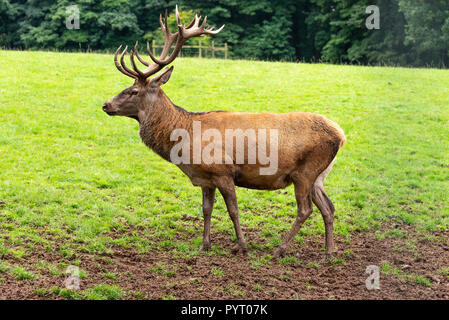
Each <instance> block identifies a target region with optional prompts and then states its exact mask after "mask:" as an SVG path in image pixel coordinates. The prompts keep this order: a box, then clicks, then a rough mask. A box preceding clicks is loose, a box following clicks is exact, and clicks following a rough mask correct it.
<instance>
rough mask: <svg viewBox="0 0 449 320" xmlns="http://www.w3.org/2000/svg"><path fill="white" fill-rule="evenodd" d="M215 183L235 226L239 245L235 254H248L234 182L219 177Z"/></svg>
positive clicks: (227, 178) (228, 178)
mask: <svg viewBox="0 0 449 320" xmlns="http://www.w3.org/2000/svg"><path fill="white" fill-rule="evenodd" d="M214 182H215V184H216V186H217V187H218V190H220V193H221V194H222V196H223V199H224V201H225V203H226V208H227V209H228V213H229V216H230V217H231V220H232V223H233V224H234V229H235V234H236V236H237V240H238V243H239V244H238V247H237V248H236V249H234V250H233V252H234V253H238V252H240V253H242V254H247V253H248V246H247V245H246V242H245V238H244V236H243V232H242V229H241V227H240V222H239V209H238V205H237V197H236V195H235V185H234V181H233V180H232V179H231V178H230V177H219V178H217V179H214Z"/></svg>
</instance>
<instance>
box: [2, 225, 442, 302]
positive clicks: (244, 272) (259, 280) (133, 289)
mask: <svg viewBox="0 0 449 320" xmlns="http://www.w3.org/2000/svg"><path fill="white" fill-rule="evenodd" d="M391 228H393V229H391ZM391 230H394V226H393V227H392V226H389V228H382V229H381V230H379V231H378V232H377V233H374V232H363V233H353V234H352V235H351V237H350V239H347V238H340V239H337V247H338V253H337V255H336V258H335V259H334V260H333V261H332V262H331V263H330V262H326V261H324V253H323V251H322V248H323V236H322V235H320V236H316V237H309V238H307V240H306V241H305V242H304V243H303V244H302V245H300V244H299V243H295V244H294V245H292V247H291V248H290V249H289V250H288V252H287V258H285V259H283V260H274V259H271V258H270V256H269V252H267V251H264V250H256V249H252V250H251V252H250V255H249V256H248V257H243V256H235V255H232V254H225V255H216V254H203V253H199V254H194V255H190V256H185V255H184V256H182V255H179V254H177V255H174V254H173V253H171V252H169V251H168V250H163V249H161V250H152V251H150V252H148V253H145V254H142V253H136V252H135V251H133V250H132V249H126V248H122V247H116V248H115V249H113V253H112V254H101V255H93V254H87V253H82V252H80V253H77V260H79V261H80V265H79V266H80V268H81V269H82V270H84V271H86V273H87V276H86V277H85V278H84V279H81V290H85V289H88V288H91V287H93V286H95V285H98V284H101V283H108V284H111V285H116V286H119V287H120V288H121V289H122V290H123V292H125V296H124V299H136V298H145V299H449V276H448V274H447V271H449V270H448V268H449V236H448V234H447V232H437V233H433V234H432V235H431V236H429V234H421V233H419V232H417V231H416V230H415V229H414V228H412V227H409V226H401V230H402V231H403V232H404V233H405V236H404V237H391V236H389V235H390V234H391V232H390V231H391ZM246 231H247V235H248V238H249V241H250V242H253V243H258V242H259V240H258V239H257V238H255V236H254V234H253V233H251V232H250V230H246ZM385 235H386V236H385ZM212 236H213V240H212V241H213V243H215V244H217V243H219V244H220V245H221V246H222V247H224V248H229V249H230V248H232V247H233V246H234V245H235V244H234V243H233V242H232V241H231V238H230V236H229V235H227V234H220V233H213V235H212ZM260 244H262V242H261V243H260ZM3 260H4V261H7V262H8V263H10V264H13V265H20V266H22V267H24V268H26V269H30V270H32V269H33V268H34V266H35V265H36V264H37V263H38V261H41V260H45V261H48V262H50V263H53V264H57V263H59V262H61V261H63V259H62V258H61V256H60V254H58V253H57V251H56V250H55V251H54V252H49V251H46V250H44V249H43V248H40V247H37V246H36V247H35V249H34V253H33V255H31V256H27V257H26V258H23V259H17V258H14V257H12V256H4V257H3ZM66 262H67V261H66ZM69 263H70V262H68V264H69ZM368 265H375V266H378V267H379V268H380V269H381V270H382V272H381V276H380V289H379V290H371V291H370V290H367V289H366V285H365V280H366V278H367V277H368V274H366V273H365V269H366V267H367V266H368ZM445 270H446V271H445ZM105 273H108V274H113V275H114V276H113V277H112V278H113V279H112V278H111V277H109V278H108V277H106V276H105ZM65 278H66V275H65V274H64V273H61V274H58V275H54V274H51V273H50V272H46V271H39V273H38V274H37V276H36V278H35V279H33V280H19V279H16V278H15V277H14V276H13V275H12V274H11V273H8V272H3V273H0V279H1V281H0V299H55V298H61V297H59V296H57V295H55V294H53V293H51V288H52V287H55V286H56V287H60V288H63V287H64V280H65ZM39 289H46V291H45V293H42V292H41V294H40V295H38V293H37V290H39Z"/></svg>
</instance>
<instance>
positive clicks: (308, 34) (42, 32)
mask: <svg viewBox="0 0 449 320" xmlns="http://www.w3.org/2000/svg"><path fill="white" fill-rule="evenodd" d="M176 4H178V5H179V7H180V9H181V13H182V17H183V19H184V23H188V22H189V21H187V20H188V19H189V18H191V17H192V16H193V15H194V13H195V12H199V14H200V15H207V16H208V21H211V23H212V24H213V25H214V26H217V27H219V26H221V25H222V24H225V25H226V27H225V29H224V30H223V31H222V32H221V33H220V34H218V35H216V36H214V41H215V43H216V45H220V44H223V43H225V42H226V43H227V44H228V45H229V47H230V50H231V52H230V54H231V56H232V57H235V58H246V59H263V60H286V61H312V62H313V61H325V62H331V63H356V64H386V65H403V66H428V65H430V66H437V67H445V66H447V65H448V64H449V1H448V0H425V1H423V0H374V1H373V0H214V1H211V0H196V1H187V0H165V1H164V0H100V1H94V0H76V1H75V0H73V1H72V0H56V1H49V0H0V47H3V48H11V49H31V50H34V49H55V50H80V49H81V50H99V51H104V50H109V51H111V50H115V49H116V48H117V47H118V46H119V45H120V44H132V43H134V41H136V40H140V41H141V42H145V40H153V39H160V37H161V35H160V33H159V32H157V29H158V28H159V22H158V19H159V14H160V13H163V12H164V11H165V9H168V10H169V14H170V21H171V25H172V28H173V30H176V29H175V28H176V23H175V20H174V17H173V11H174V8H175V5H176ZM73 5H77V7H78V8H79V26H80V28H79V29H76V28H72V29H70V28H67V25H66V22H67V19H68V18H67V16H68V12H67V7H69V6H73ZM370 5H376V6H378V8H379V10H380V29H368V28H367V27H366V19H367V18H368V17H369V14H367V12H366V8H367V7H368V6H370ZM206 41H207V39H206Z"/></svg>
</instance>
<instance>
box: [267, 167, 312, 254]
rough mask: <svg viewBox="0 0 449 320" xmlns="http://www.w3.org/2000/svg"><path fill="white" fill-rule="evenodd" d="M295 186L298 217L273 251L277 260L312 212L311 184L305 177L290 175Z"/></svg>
mask: <svg viewBox="0 0 449 320" xmlns="http://www.w3.org/2000/svg"><path fill="white" fill-rule="evenodd" d="M292 179H293V184H294V186H295V197H296V202H297V205H298V215H297V216H296V220H295V222H294V223H293V226H292V227H291V229H290V231H289V232H287V234H286V235H285V237H284V239H283V241H282V244H281V245H280V246H279V247H278V248H277V249H276V250H275V252H274V254H273V256H274V257H275V258H279V257H281V256H283V255H284V254H285V251H286V250H287V247H288V244H289V243H290V241H291V240H292V239H293V238H294V237H295V235H296V234H297V233H298V232H299V229H301V226H302V225H303V223H304V222H305V221H306V220H307V219H308V218H309V217H310V215H311V214H312V211H313V207H312V195H311V183H310V182H309V179H307V178H306V177H305V176H301V175H299V174H297V175H292Z"/></svg>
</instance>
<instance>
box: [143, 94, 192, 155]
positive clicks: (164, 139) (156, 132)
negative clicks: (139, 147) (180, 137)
mask: <svg viewBox="0 0 449 320" xmlns="http://www.w3.org/2000/svg"><path fill="white" fill-rule="evenodd" d="M149 104H150V105H149V106H148V110H151V111H150V112H149V113H148V114H146V115H145V117H144V118H143V119H141V120H140V121H139V123H140V128H139V135H140V137H141V139H142V141H143V142H144V143H145V144H146V145H147V146H148V147H150V148H151V149H152V150H153V151H154V152H156V153H157V154H158V155H160V156H161V157H162V158H164V159H165V160H167V161H170V150H171V149H172V147H173V146H174V145H175V144H176V143H177V141H170V134H171V133H172V131H173V130H175V129H185V130H187V131H188V132H190V131H191V126H192V120H191V116H192V114H191V113H190V112H188V111H186V110H184V109H182V108H180V107H178V106H175V105H174V104H173V102H171V100H170V99H169V98H168V97H167V96H166V95H165V93H164V92H163V91H162V89H161V90H160V91H159V93H158V97H157V99H156V100H155V101H154V102H153V103H149Z"/></svg>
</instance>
